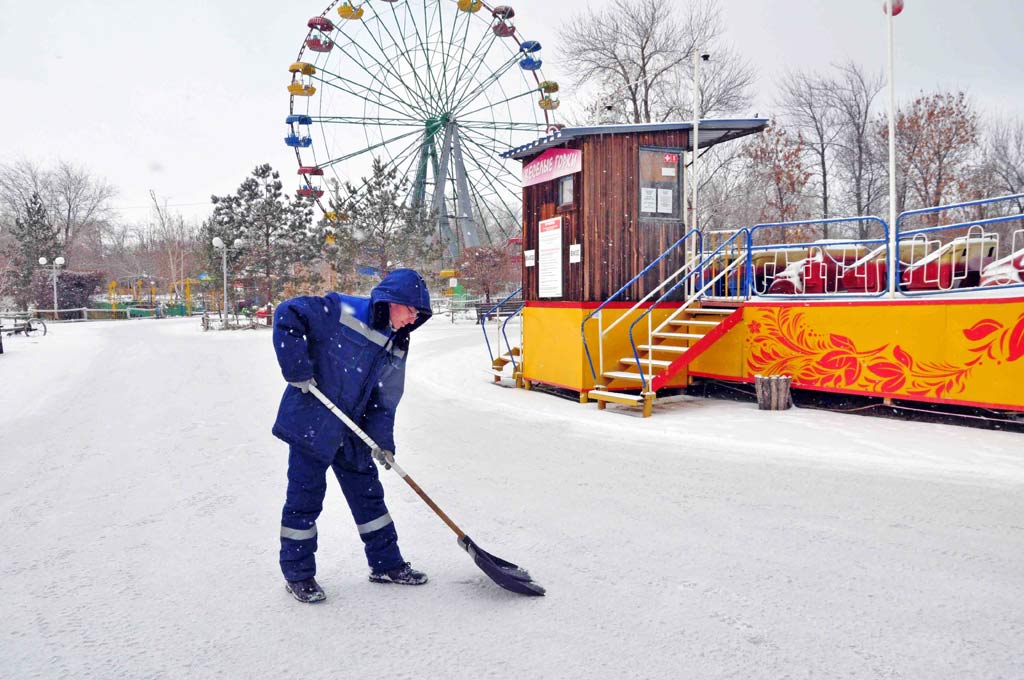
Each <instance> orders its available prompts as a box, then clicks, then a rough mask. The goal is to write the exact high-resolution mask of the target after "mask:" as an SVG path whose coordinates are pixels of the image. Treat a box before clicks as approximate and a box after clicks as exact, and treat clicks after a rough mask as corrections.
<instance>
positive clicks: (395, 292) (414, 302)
mask: <svg viewBox="0 0 1024 680" xmlns="http://www.w3.org/2000/svg"><path fill="white" fill-rule="evenodd" d="M389 302H395V303H397V304H400V305H408V306H410V307H415V308H416V309H417V310H419V314H417V315H416V321H414V322H413V323H411V324H409V325H408V326H406V327H405V328H403V329H402V330H401V333H403V334H404V335H408V334H409V333H411V332H412V331H414V330H416V329H417V328H419V327H420V326H422V325H423V324H425V323H426V322H427V319H429V318H430V316H431V314H433V312H432V311H431V309H430V293H429V292H428V291H427V284H426V282H425V281H424V280H423V277H422V276H420V275H419V274H418V273H417V272H416V271H415V270H412V269H396V270H394V271H393V272H391V273H390V274H388V275H387V276H385V277H384V280H383V281H381V282H380V283H379V284H377V287H376V288H374V289H373V290H372V291H371V292H370V306H371V307H372V309H373V311H372V313H371V322H370V325H371V326H373V327H374V328H376V329H378V330H380V329H383V328H386V327H387V325H388V320H389V319H390V316H389V313H388V305H387V303H389Z"/></svg>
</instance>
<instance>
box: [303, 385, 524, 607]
mask: <svg viewBox="0 0 1024 680" xmlns="http://www.w3.org/2000/svg"><path fill="white" fill-rule="evenodd" d="M309 391H310V392H312V394H313V396H314V397H316V398H317V399H319V400H320V403H322V404H323V405H324V406H326V407H327V408H328V409H330V410H331V413H333V414H334V415H336V416H337V417H338V419H339V420H341V422H343V423H345V425H346V426H347V427H348V428H349V429H350V430H352V431H353V432H355V433H356V435H358V436H359V438H360V439H362V440H363V441H364V442H365V443H366V445H367V446H369V447H370V448H371V449H379V448H380V447H379V446H377V443H376V442H374V441H373V440H372V439H370V436H369V435H368V434H366V433H365V432H363V430H362V428H360V427H359V426H358V425H356V424H355V423H354V422H352V419H351V418H349V417H348V415H346V414H345V413H344V412H343V411H342V410H341V409H340V408H338V407H337V406H335V405H334V402H332V401H331V400H330V399H328V398H327V397H325V396H324V393H323V392H321V391H320V390H318V389H317V388H316V386H314V385H310V387H309ZM391 469H393V470H394V471H395V472H397V473H398V475H399V476H400V477H401V478H402V479H404V480H405V482H406V484H408V485H409V486H411V487H412V490H413V491H415V492H416V493H417V494H418V495H419V497H420V498H422V499H423V501H424V502H425V503H426V504H427V505H429V506H430V509H431V510H433V511H434V512H435V513H437V516H438V517H440V518H441V519H442V520H443V521H444V523H445V524H447V525H448V526H449V528H451V530H452V531H454V532H455V535H456V536H458V537H459V546H461V547H462V549H463V550H465V551H466V552H467V553H469V555H470V557H472V558H473V561H474V562H476V566H478V567H480V569H481V570H482V571H483V572H484V573H485V574H487V575H488V576H489V577H490V578H491V580H492V581H494V582H495V583H497V584H498V585H499V586H501V587H502V588H504V589H505V590H511V591H512V592H513V593H520V594H521V595H543V594H544V588H543V587H542V586H541V585H540V584H538V583H534V582H533V580H532V579H531V578H530V572H528V571H526V570H525V569H523V568H522V567H519V566H517V565H515V564H512V563H511V562H506V561H505V560H503V559H501V558H500V557H495V556H494V555H492V554H490V553H489V552H487V551H486V550H483V549H482V548H480V546H478V545H477V544H476V543H474V542H473V539H471V538H470V537H469V536H467V535H466V532H464V531H463V530H462V529H460V528H459V527H458V526H457V525H456V524H455V522H453V521H452V520H451V519H450V518H449V517H448V515H446V514H444V511H443V510H441V508H439V507H437V503H435V502H434V501H432V500H431V499H430V496H428V495H427V494H426V493H425V492H424V491H423V489H421V488H420V486H419V484H417V483H416V482H415V481H413V478H412V477H410V476H409V475H408V473H406V471H405V470H403V469H402V467H401V466H400V465H398V463H395V462H392V463H391Z"/></svg>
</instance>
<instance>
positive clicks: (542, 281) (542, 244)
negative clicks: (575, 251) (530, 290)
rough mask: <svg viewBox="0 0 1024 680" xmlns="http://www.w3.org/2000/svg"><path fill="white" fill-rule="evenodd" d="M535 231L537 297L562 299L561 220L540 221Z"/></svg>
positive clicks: (556, 218) (555, 218)
mask: <svg viewBox="0 0 1024 680" xmlns="http://www.w3.org/2000/svg"><path fill="white" fill-rule="evenodd" d="M537 231H538V237H537V250H538V255H537V263H538V265H539V266H538V269H539V271H538V272H537V297H542V298H557V297H562V218H561V217H552V218H551V219H550V220H541V221H540V224H539V228H538V230H537Z"/></svg>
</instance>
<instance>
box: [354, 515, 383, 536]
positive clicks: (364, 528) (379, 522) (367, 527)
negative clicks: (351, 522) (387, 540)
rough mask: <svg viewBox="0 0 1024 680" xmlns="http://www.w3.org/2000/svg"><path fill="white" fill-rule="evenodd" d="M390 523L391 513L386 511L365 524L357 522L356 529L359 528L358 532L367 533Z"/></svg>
mask: <svg viewBox="0 0 1024 680" xmlns="http://www.w3.org/2000/svg"><path fill="white" fill-rule="evenodd" d="M389 524H391V513H390V512H386V513H384V514H383V515H381V516H380V517H378V518H377V519H374V520H370V521H369V522H367V523H366V524H357V525H356V529H359V533H361V534H368V533H371V532H373V531H376V530H377V529H383V528H384V527H386V526H387V525H389Z"/></svg>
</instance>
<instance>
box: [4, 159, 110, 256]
mask: <svg viewBox="0 0 1024 680" xmlns="http://www.w3.org/2000/svg"><path fill="white" fill-rule="evenodd" d="M116 193H117V192H116V190H115V189H114V188H113V187H112V186H111V185H109V184H107V183H106V181H104V180H102V179H99V178H96V177H94V176H93V175H92V174H90V173H89V171H88V170H86V169H84V168H80V167H77V166H74V165H72V164H70V163H67V162H65V161H60V162H59V163H58V164H57V167H56V168H54V169H52V170H46V169H43V168H41V167H39V166H38V165H36V164H34V163H32V162H30V161H26V160H22V161H18V162H16V163H14V164H11V165H4V166H0V204H2V207H3V210H4V211H5V212H7V213H8V214H9V215H13V216H15V217H23V216H24V215H25V211H26V210H27V206H28V204H29V201H30V199H31V197H32V195H33V194H38V195H39V196H41V197H42V199H43V201H44V202H45V204H46V209H47V212H48V213H49V214H50V215H51V216H52V217H51V219H52V220H53V223H54V226H55V227H56V229H57V232H58V237H59V239H60V243H61V247H62V249H63V251H64V252H63V255H64V259H65V260H66V261H68V262H69V263H70V261H71V259H72V257H74V256H76V255H81V254H82V251H83V250H85V251H90V250H96V245H97V244H98V242H99V238H100V234H101V233H102V230H103V229H104V227H105V226H107V203H108V201H109V200H110V199H111V198H113V197H114V195H115V194H116ZM89 239H92V240H91V242H89V243H86V241H88V240H89ZM79 246H81V248H79Z"/></svg>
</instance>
